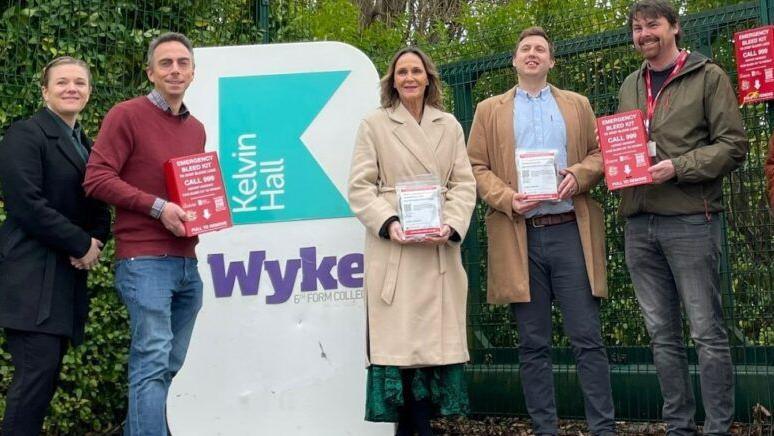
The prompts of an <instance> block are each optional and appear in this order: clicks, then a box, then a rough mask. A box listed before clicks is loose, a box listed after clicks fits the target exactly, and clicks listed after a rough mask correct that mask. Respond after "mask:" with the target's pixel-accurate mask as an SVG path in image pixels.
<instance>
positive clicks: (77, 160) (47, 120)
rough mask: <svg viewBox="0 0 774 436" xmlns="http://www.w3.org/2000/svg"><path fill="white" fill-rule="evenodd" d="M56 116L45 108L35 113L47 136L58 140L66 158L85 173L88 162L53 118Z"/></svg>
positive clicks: (34, 118)
mask: <svg viewBox="0 0 774 436" xmlns="http://www.w3.org/2000/svg"><path fill="white" fill-rule="evenodd" d="M54 116H56V115H52V114H50V113H49V112H48V111H47V110H45V109H43V110H41V111H39V112H38V113H37V114H35V116H34V117H33V120H35V122H36V123H37V124H38V125H39V126H40V128H41V129H42V130H43V133H44V134H45V135H46V137H47V138H49V139H51V140H56V146H57V148H58V149H59V150H60V151H61V152H62V154H63V155H64V156H65V158H66V160H67V161H68V162H69V163H70V164H71V165H73V166H74V167H75V169H77V170H78V172H79V173H81V174H83V173H85V172H86V162H84V161H83V158H81V156H80V155H79V154H78V152H77V151H76V150H75V146H74V145H73V143H72V141H71V140H70V138H68V137H67V136H65V135H64V132H62V128H61V127H60V126H59V125H57V123H56V120H54V119H53V118H52V117H54ZM84 144H85V143H84ZM87 149H88V147H87Z"/></svg>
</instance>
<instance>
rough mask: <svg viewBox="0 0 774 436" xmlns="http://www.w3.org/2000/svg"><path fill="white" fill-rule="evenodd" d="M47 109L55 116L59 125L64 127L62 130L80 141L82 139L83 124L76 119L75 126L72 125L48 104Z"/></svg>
mask: <svg viewBox="0 0 774 436" xmlns="http://www.w3.org/2000/svg"><path fill="white" fill-rule="evenodd" d="M46 110H47V111H48V113H49V114H51V116H52V117H53V118H54V121H56V123H57V124H58V125H59V127H61V128H62V131H63V132H64V133H65V134H67V135H68V136H70V135H73V136H75V137H76V138H78V140H79V141H80V139H81V124H80V123H79V122H78V121H77V120H76V121H75V126H73V127H70V126H69V125H68V124H67V123H65V122H64V120H63V119H62V118H61V117H60V116H59V115H57V114H56V112H54V111H52V110H51V108H49V107H48V106H46Z"/></svg>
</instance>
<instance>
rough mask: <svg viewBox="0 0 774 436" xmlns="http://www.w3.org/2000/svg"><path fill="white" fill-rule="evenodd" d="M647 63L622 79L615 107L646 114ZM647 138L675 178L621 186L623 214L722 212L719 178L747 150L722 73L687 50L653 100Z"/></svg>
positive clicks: (735, 110)
mask: <svg viewBox="0 0 774 436" xmlns="http://www.w3.org/2000/svg"><path fill="white" fill-rule="evenodd" d="M645 68H646V63H643V65H642V67H641V68H640V69H639V70H637V71H635V72H633V73H631V74H630V75H629V77H627V78H626V79H625V80H624V83H623V85H622V86H621V90H620V91H619V94H618V98H619V105H618V111H619V112H625V111H630V110H634V109H640V110H642V112H643V115H644V114H646V105H647V103H646V101H647V94H646V92H645V80H644V73H645ZM651 127H652V129H651V132H652V133H651V139H653V140H654V141H656V147H657V156H658V157H657V159H656V161H654V163H655V162H657V161H662V160H666V159H671V160H672V163H673V164H674V166H675V177H674V178H672V179H671V180H668V181H666V182H664V183H661V184H658V185H656V184H654V185H641V186H635V187H632V188H625V189H623V190H622V192H621V195H622V197H621V207H620V212H621V214H622V215H623V216H626V217H628V216H632V215H636V214H638V213H653V214H659V215H687V214H695V213H710V212H718V211H721V210H723V204H722V201H721V194H722V191H721V189H722V183H723V176H725V175H726V174H728V173H729V172H731V171H732V170H733V169H734V168H736V167H738V166H739V165H740V164H741V163H742V162H743V161H744V159H745V156H746V154H747V147H748V143H747V135H746V134H745V131H744V127H743V124H742V116H741V114H740V113H739V107H738V106H737V99H736V96H735V95H734V90H733V88H732V87H731V82H730V81H729V79H728V76H727V75H726V73H725V72H724V71H723V70H722V69H721V68H720V67H719V66H717V65H716V64H715V63H713V62H712V61H711V60H710V59H708V58H707V57H705V56H704V55H702V54H700V53H691V54H690V55H689V56H688V59H687V60H686V63H685V65H684V66H683V68H682V70H681V71H680V72H679V73H678V74H677V76H676V77H675V78H673V79H672V80H671V81H670V82H669V83H667V84H666V85H665V86H664V88H663V89H662V91H661V96H660V97H659V99H658V102H657V104H656V110H655V114H654V116H653V121H652V126H651Z"/></svg>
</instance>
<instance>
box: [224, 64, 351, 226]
mask: <svg viewBox="0 0 774 436" xmlns="http://www.w3.org/2000/svg"><path fill="white" fill-rule="evenodd" d="M349 73H350V72H349V71H331V72H318V73H296V74H277V75H264V76H246V77H222V78H220V79H219V83H218V85H219V94H220V102H219V103H220V165H221V169H222V171H223V182H224V183H225V186H226V192H227V193H228V198H229V207H230V208H231V215H232V218H233V220H234V224H251V223H266V222H278V221H293V220H307V219H321V218H339V217H348V216H352V213H351V212H350V210H349V206H348V205H347V202H346V200H345V199H344V197H343V196H342V195H341V193H340V192H339V191H338V190H337V189H336V187H335V186H334V184H333V183H332V182H331V180H330V178H329V177H328V175H327V174H326V173H325V171H324V170H323V168H321V167H320V165H319V164H318V162H317V161H316V160H315V158H314V157H313V156H312V154H311V153H310V152H309V150H308V149H307V148H306V146H305V145H304V144H303V142H302V141H301V135H303V133H304V131H305V130H306V129H307V127H309V125H310V124H311V123H312V121H313V120H314V118H315V117H316V116H317V114H319V113H320V111H321V110H322V108H323V107H325V105H326V104H327V103H328V100H330V98H331V96H333V94H334V93H335V92H336V90H337V89H338V88H339V86H341V84H342V83H343V82H344V80H345V79H346V78H347V76H348V75H349ZM348 158H349V156H342V159H348Z"/></svg>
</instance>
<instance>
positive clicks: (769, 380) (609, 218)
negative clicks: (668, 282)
mask: <svg viewBox="0 0 774 436" xmlns="http://www.w3.org/2000/svg"><path fill="white" fill-rule="evenodd" d="M624 11H625V9H624ZM573 12H575V11H568V13H567V14H566V15H565V16H563V17H541V20H538V21H536V22H535V24H540V25H543V26H544V27H546V28H547V30H548V32H549V34H551V35H557V34H560V35H566V34H568V33H569V34H572V32H568V31H567V29H568V27H569V26H571V25H570V23H575V26H577V22H578V21H579V20H580V21H583V20H584V17H583V16H582V14H581V15H580V16H579V15H578V14H574V13H573ZM618 12H621V11H620V10H619V11H618ZM602 15H603V16H604V17H607V18H606V19H603V20H597V21H592V20H589V21H588V22H586V23H584V24H583V25H586V26H587V28H588V31H586V32H583V31H581V34H583V33H585V35H583V36H570V37H566V38H565V39H560V40H557V41H555V42H556V48H557V50H556V57H557V62H556V67H555V68H554V70H553V71H552V73H551V77H550V78H549V80H550V81H551V82H552V83H554V84H556V85H558V86H559V87H561V88H565V89H569V90H573V91H576V92H579V93H581V94H583V95H586V96H588V98H589V100H590V101H591V103H592V106H593V107H594V108H595V110H596V113H597V115H605V114H609V113H612V112H614V111H615V109H616V106H617V92H618V88H619V87H620V84H621V83H622V82H623V79H624V78H625V77H626V76H627V75H628V74H629V73H630V72H631V71H634V70H635V69H636V68H637V67H638V66H639V65H640V63H641V62H642V61H641V58H640V57H639V56H638V55H637V54H636V53H635V52H634V50H633V48H632V45H631V36H630V32H629V30H628V29H627V28H626V27H625V26H624V25H625V21H626V17H625V16H623V15H621V14H617V13H615V11H610V13H609V14H602ZM769 16H771V17H774V2H772V5H770V4H769V1H766V0H764V1H761V2H749V3H741V4H735V5H731V6H726V7H723V8H720V9H714V10H708V11H703V12H700V13H695V14H690V15H687V16H685V17H683V19H682V24H683V29H684V32H685V35H684V37H683V40H682V41H681V45H683V46H685V47H686V48H689V49H691V50H697V51H700V52H702V53H704V54H705V55H707V56H709V57H711V58H713V59H714V60H715V61H716V62H717V63H718V64H720V65H721V66H722V67H723V68H724V69H725V70H726V71H728V73H729V75H730V76H731V79H732V81H733V82H735V80H736V73H735V65H734V62H735V61H734V58H733V56H734V51H733V43H732V36H733V33H734V32H736V31H739V30H743V29H747V28H752V27H756V26H759V25H762V24H766V23H768V20H769V19H768V17H769ZM599 30H601V31H599ZM595 31H598V33H593V32H595ZM575 33H576V34H577V33H578V32H575ZM589 33H591V34H589ZM517 34H518V30H514V33H513V39H514V40H515V38H516V36H517ZM441 72H442V75H443V78H444V80H445V82H446V84H447V86H449V87H450V88H451V92H450V96H451V98H452V100H453V101H454V106H453V109H454V113H455V115H456V116H457V118H458V119H459V120H460V122H461V123H462V124H463V126H464V128H465V129H466V131H469V128H470V124H471V122H472V120H473V112H474V108H475V104H476V103H477V102H479V101H481V100H482V99H484V98H486V97H489V96H491V95H495V94H499V93H502V92H504V91H505V90H507V89H509V88H510V87H512V86H513V83H514V74H513V72H512V71H511V52H510V51H504V52H502V53H497V54H491V55H487V56H484V57H481V58H479V59H474V60H464V61H458V62H455V63H450V64H446V65H443V66H442V68H441ZM772 108H774V106H771V107H769V106H767V105H765V104H760V105H752V106H745V107H744V108H743V109H742V113H743V116H744V119H745V123H746V128H747V133H748V136H749V138H750V145H751V147H750V153H749V156H748V159H747V162H746V163H745V164H744V166H743V167H741V168H740V169H738V170H736V171H735V172H734V173H733V174H732V175H731V176H730V177H728V178H727V181H726V183H725V186H724V193H725V204H726V208H727V210H726V213H725V214H724V234H725V244H724V246H723V258H722V262H721V265H722V266H721V280H722V292H723V304H724V311H725V315H726V320H727V327H728V330H729V332H730V336H731V340H732V353H733V360H734V364H735V373H736V419H737V420H739V421H742V422H752V421H753V419H754V417H753V416H752V410H753V408H754V407H755V405H756V404H762V405H764V406H766V407H768V408H769V410H771V406H773V405H774V324H772V319H773V318H774V250H773V249H772V247H773V246H774V220H772V216H771V215H770V214H769V210H768V206H767V203H766V195H765V188H766V186H765V180H764V176H763V169H762V167H763V162H764V160H765V154H766V151H767V141H768V138H769V134H770V132H771V129H772ZM593 195H594V196H595V197H596V198H597V199H598V200H600V202H601V203H602V204H603V206H604V209H605V213H606V233H607V249H608V278H609V288H610V293H611V298H610V299H608V300H606V301H604V302H603V305H602V319H603V335H604V339H605V342H606V345H607V346H608V353H609V359H610V363H611V371H612V381H613V390H614V392H613V393H614V398H615V406H616V415H617V417H618V418H619V419H627V420H652V419H658V418H659V417H660V410H661V396H660V390H659V386H658V382H657V380H656V375H655V368H654V366H653V364H652V354H651V352H650V349H649V347H648V345H647V344H648V337H647V333H646V331H645V327H644V324H643V321H642V318H641V316H640V313H639V308H638V306H637V302H636V299H635V298H634V293H633V289H632V285H631V282H630V280H629V276H628V273H627V271H626V267H625V264H624V254H623V233H622V232H623V222H622V219H621V218H620V217H619V216H618V215H617V213H616V209H617V205H618V201H617V198H616V196H614V195H613V194H611V193H610V192H608V191H607V190H606V189H605V188H603V187H598V188H597V189H595V191H594V193H593ZM484 211H485V209H484V207H483V205H479V207H478V208H477V212H476V215H475V216H474V220H473V223H472V225H471V231H470V232H469V235H468V238H467V239H466V241H465V245H464V248H465V250H464V253H463V256H464V262H465V264H466V267H467V270H468V274H469V279H470V297H469V321H468V323H469V342H470V348H471V356H472V364H471V365H469V377H470V380H471V385H470V386H471V399H472V407H473V411H474V413H476V414H482V415H488V414H496V415H510V414H514V415H525V414H526V409H525V407H524V404H523V399H522V394H521V386H520V382H519V376H518V356H517V346H518V335H517V333H516V331H515V328H514V327H513V324H512V320H511V319H510V317H509V314H508V311H507V310H506V308H505V307H503V306H491V305H488V304H487V303H486V229H485V226H484V220H483V214H484ZM554 318H555V321H556V322H555V323H554V326H555V331H554V344H555V345H556V347H555V348H554V351H553V362H554V375H555V381H556V391H557V397H558V409H559V413H560V415H561V416H563V417H576V418H583V401H582V397H581V394H580V387H579V385H578V381H577V375H576V372H575V367H574V359H573V357H572V352H571V350H570V348H569V346H568V341H567V339H566V337H565V336H564V335H563V334H562V333H561V328H560V327H559V325H560V324H559V322H561V320H560V318H561V316H560V314H559V312H558V311H556V310H555V311H554ZM685 332H686V338H688V335H687V328H686V329H685ZM689 363H690V365H691V366H690V369H691V374H692V375H693V381H694V388H695V390H696V397H697V403H698V404H699V408H700V404H701V401H700V395H699V391H698V386H699V384H698V367H697V365H696V363H697V360H696V353H695V349H694V348H693V345H692V344H691V347H690V349H689ZM702 414H703V411H702V410H699V415H700V416H699V419H702V416H701V415H702Z"/></svg>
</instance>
